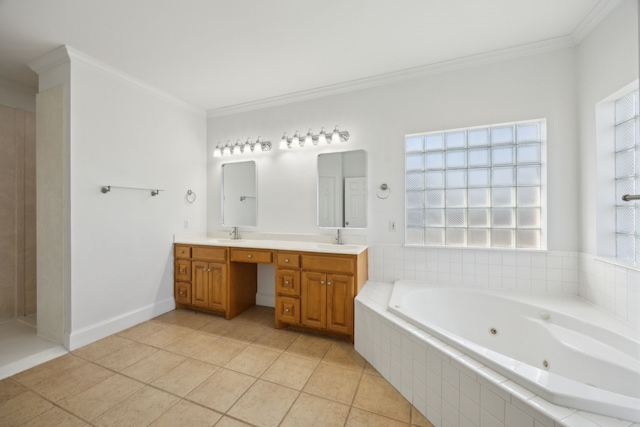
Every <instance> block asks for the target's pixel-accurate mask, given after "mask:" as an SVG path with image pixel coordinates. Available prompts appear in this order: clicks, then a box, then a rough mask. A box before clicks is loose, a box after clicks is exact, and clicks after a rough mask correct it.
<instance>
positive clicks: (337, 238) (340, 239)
mask: <svg viewBox="0 0 640 427" xmlns="http://www.w3.org/2000/svg"><path fill="white" fill-rule="evenodd" d="M336 231H337V232H338V235H337V236H336V243H337V244H338V245H344V242H343V241H342V229H341V228H338V229H337V230H336Z"/></svg>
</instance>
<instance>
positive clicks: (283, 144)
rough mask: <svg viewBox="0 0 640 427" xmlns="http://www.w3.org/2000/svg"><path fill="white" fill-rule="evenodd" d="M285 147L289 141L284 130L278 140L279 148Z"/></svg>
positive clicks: (283, 148)
mask: <svg viewBox="0 0 640 427" xmlns="http://www.w3.org/2000/svg"><path fill="white" fill-rule="evenodd" d="M287 148H289V142H288V141H287V134H286V132H285V133H284V134H282V139H281V140H280V149H281V150H285V149H287Z"/></svg>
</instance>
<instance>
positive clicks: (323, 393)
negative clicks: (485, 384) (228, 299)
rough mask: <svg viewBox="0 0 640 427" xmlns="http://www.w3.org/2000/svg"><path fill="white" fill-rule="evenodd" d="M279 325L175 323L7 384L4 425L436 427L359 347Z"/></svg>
mask: <svg viewBox="0 0 640 427" xmlns="http://www.w3.org/2000/svg"><path fill="white" fill-rule="evenodd" d="M273 318H274V312H273V309H272V308H268V307H259V306H256V307H254V308H252V309H250V310H247V311H246V312H244V313H243V314H241V315H240V316H238V317H236V318H235V319H233V320H230V321H227V320H224V319H223V318H221V317H219V316H211V315H207V314H203V313H195V312H192V311H188V310H176V311H172V312H169V313H166V314H164V315H162V316H159V317H157V318H155V319H153V320H150V321H148V322H145V323H142V324H140V325H137V326H134V327H133V328H130V329H127V330H125V331H122V332H120V333H118V334H115V335H112V336H110V337H107V338H105V339H103V340H100V341H97V342H95V343H93V344H90V345H88V346H86V347H83V348H80V349H78V350H76V351H73V352H72V353H69V354H67V355H65V356H62V357H59V358H57V359H54V360H52V361H50V362H47V363H44V364H42V365H39V366H36V367H34V368H32V369H29V370H27V371H24V372H21V373H19V374H16V375H14V376H13V377H9V378H6V379H4V380H2V381H0V427H5V426H30V427H32V426H47V427H49V426H88V425H91V426H118V427H123V426H135V427H141V426H153V427H160V426H172V427H175V426H189V427H199V426H214V425H215V426H217V427H230V426H247V425H253V426H287V427H289V426H296V427H297V426H304V427H311V426H323V427H329V426H350V427H351V426H368V427H371V426H385V427H386V426H389V427H395V426H398V427H401V426H404V427H409V426H419V427H431V424H430V423H429V422H428V421H427V420H426V419H425V418H424V417H423V416H422V415H421V414H420V413H419V412H418V411H416V409H415V408H413V407H412V406H411V404H410V403H409V402H408V401H407V400H405V399H404V398H403V397H402V396H401V395H400V393H398V392H397V391H396V390H395V389H394V388H393V387H392V386H391V385H390V384H389V383H388V382H387V381H386V380H385V379H384V378H382V377H381V376H380V375H379V374H378V373H377V372H376V371H375V370H374V369H373V368H372V367H371V366H370V365H369V364H368V363H367V362H366V361H365V360H364V359H363V358H362V357H361V356H360V355H359V354H358V353H357V352H356V351H355V350H354V349H353V346H352V345H351V344H349V343H348V342H346V341H344V340H338V339H333V338H328V337H323V336H319V335H314V334H309V333H302V332H295V331H290V330H275V329H273V327H272V325H273Z"/></svg>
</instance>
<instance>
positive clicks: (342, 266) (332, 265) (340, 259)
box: [302, 255, 356, 274]
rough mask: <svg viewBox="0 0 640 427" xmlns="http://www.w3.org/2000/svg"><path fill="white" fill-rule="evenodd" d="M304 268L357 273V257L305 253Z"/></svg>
mask: <svg viewBox="0 0 640 427" xmlns="http://www.w3.org/2000/svg"><path fill="white" fill-rule="evenodd" d="M302 268H303V269H304V270H315V271H323V272H336V273H352V274H353V273H355V268H356V264H355V257H352V256H327V255H303V256H302Z"/></svg>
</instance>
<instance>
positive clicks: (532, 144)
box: [405, 120, 545, 249]
mask: <svg viewBox="0 0 640 427" xmlns="http://www.w3.org/2000/svg"><path fill="white" fill-rule="evenodd" d="M544 140H545V121H544V120H538V121H527V122H518V123H511V124H501V125H494V126H487V127H480V128H468V129H457V130H449V131H440V132H429V133H423V134H416V135H407V136H406V137H405V193H406V198H405V212H406V218H405V224H406V228H405V242H406V243H407V244H409V245H424V246H432V245H440V246H470V247H499V248H527V249H540V248H542V247H544V244H543V241H544V235H543V231H544V230H543V218H544V215H543V200H544V195H543V186H542V183H543V181H544V177H543V175H544V174H543V164H544V162H543V160H544V153H545V147H544Z"/></svg>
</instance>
